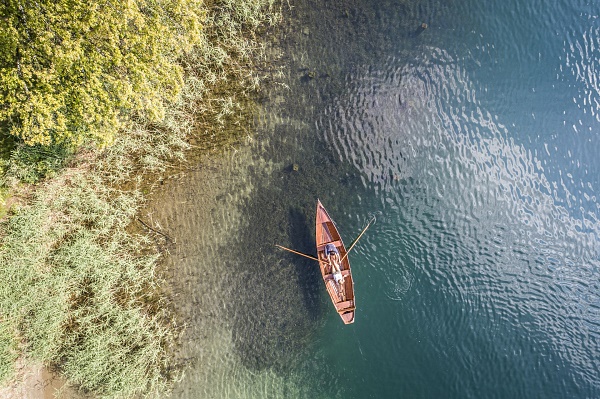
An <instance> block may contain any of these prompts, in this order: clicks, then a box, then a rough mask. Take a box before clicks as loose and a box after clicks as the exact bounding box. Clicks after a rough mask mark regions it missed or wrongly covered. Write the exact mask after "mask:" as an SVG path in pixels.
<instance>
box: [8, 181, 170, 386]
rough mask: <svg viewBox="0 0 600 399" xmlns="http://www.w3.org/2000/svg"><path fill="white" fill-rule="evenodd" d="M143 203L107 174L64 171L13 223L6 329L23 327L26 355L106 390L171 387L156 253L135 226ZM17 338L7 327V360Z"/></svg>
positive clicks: (10, 225)
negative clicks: (105, 180)
mask: <svg viewBox="0 0 600 399" xmlns="http://www.w3.org/2000/svg"><path fill="white" fill-rule="evenodd" d="M136 203H137V201H136V198H135V194H127V193H121V192H118V191H115V190H114V189H109V188H107V187H106V186H104V185H103V184H102V183H101V182H100V180H99V179H97V178H89V177H84V176H81V175H73V176H63V177H61V178H59V179H55V181H54V182H53V183H52V185H51V186H49V187H48V188H47V190H46V191H45V192H44V193H42V194H40V195H38V196H37V198H36V199H35V201H34V203H33V204H31V205H29V206H26V207H24V208H22V209H21V210H20V211H18V213H17V214H16V215H14V216H13V217H12V218H10V219H9V220H8V221H7V222H5V225H4V226H3V227H4V233H5V236H4V237H3V245H2V247H1V249H0V274H1V275H2V276H4V278H3V279H2V281H1V282H0V314H2V316H3V318H4V319H3V327H4V328H8V329H10V330H14V331H18V333H19V335H20V336H21V337H22V338H23V341H24V349H25V353H26V356H30V357H32V358H34V359H37V360H38V361H41V362H43V363H44V364H48V365H53V366H54V367H57V368H58V369H60V370H62V372H63V374H64V375H65V377H67V379H68V380H69V381H70V382H71V383H75V384H77V385H78V386H79V387H81V388H82V389H84V390H86V391H93V392H95V393H97V394H100V395H101V396H108V397H117V396H123V397H131V396H134V395H137V394H141V393H161V392H162V393H164V392H166V391H168V389H169V384H170V382H172V378H168V375H169V373H170V372H171V371H170V366H171V365H170V364H169V356H168V354H169V349H170V348H171V346H172V345H173V344H174V342H175V336H174V330H173V328H172V326H171V325H170V322H169V318H168V316H167V314H168V309H169V307H168V306H167V304H166V303H165V302H164V300H162V299H160V298H161V296H160V288H159V283H160V279H158V278H157V276H156V272H155V268H156V256H143V255H141V254H140V252H139V251H140V248H142V247H143V246H144V245H145V244H144V242H143V239H142V237H138V236H133V235H131V234H129V233H127V232H126V230H125V227H126V225H127V223H128V222H129V220H130V219H131V217H132V216H133V215H134V214H135V212H136ZM7 343H10V341H6V340H4V339H3V337H2V334H0V345H2V346H1V347H0V361H1V360H2V358H3V353H11V352H10V350H9V349H7V348H8V347H7V345H6V344H7ZM0 371H2V369H0Z"/></svg>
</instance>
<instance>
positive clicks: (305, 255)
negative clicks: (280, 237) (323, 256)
mask: <svg viewBox="0 0 600 399" xmlns="http://www.w3.org/2000/svg"><path fill="white" fill-rule="evenodd" d="M275 246H276V247H277V248H281V249H284V250H286V251H290V252H291V253H293V254H296V255H300V256H304V257H305V258H308V259H312V260H316V261H317V262H318V261H319V259H317V258H315V257H314V256H310V255H307V254H303V253H302V252H298V251H294V250H293V249H289V248H286V247H283V246H281V245H277V244H275Z"/></svg>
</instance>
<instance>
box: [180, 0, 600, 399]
mask: <svg viewBox="0 0 600 399" xmlns="http://www.w3.org/2000/svg"><path fill="white" fill-rule="evenodd" d="M283 9H284V14H285V21H284V28H283V32H282V33H281V35H280V46H281V47H282V48H283V57H282V64H283V70H284V76H274V77H273V81H272V85H271V86H272V89H271V90H270V91H269V93H267V95H266V97H265V98H264V99H263V101H262V106H263V112H262V113H261V115H260V117H259V118H258V120H257V130H258V132H257V134H256V136H255V137H254V138H252V139H249V140H248V142H249V144H248V148H249V150H247V151H246V152H245V153H244V154H245V155H242V153H243V151H240V153H239V154H234V155H232V157H231V159H232V161H231V164H230V165H229V166H227V167H226V168H225V171H223V172H221V173H223V175H225V176H227V179H222V180H220V181H221V184H222V185H223V190H224V192H225V194H223V195H222V197H221V198H219V200H220V203H222V204H223V205H222V208H220V209H214V210H213V214H214V219H215V220H219V221H220V223H225V224H226V225H227V226H229V227H228V229H229V230H228V234H227V235H226V237H225V238H223V239H221V240H215V239H214V236H213V235H211V234H209V233H202V234H200V233H199V234H198V236H197V237H196V241H194V244H190V245H193V246H194V251H196V252H195V253H200V254H211V255H215V254H219V256H221V258H222V260H223V262H224V263H225V265H226V266H225V267H224V268H223V269H222V270H225V272H224V273H223V274H224V275H225V276H226V277H222V278H221V277H214V276H213V277H211V278H204V277H201V276H203V275H204V272H199V271H198V270H203V269H202V268H203V267H204V266H205V263H203V261H202V260H197V261H193V262H192V261H190V262H191V263H189V262H188V263H185V264H184V262H183V261H182V260H181V259H184V258H186V259H188V258H189V257H187V255H185V256H184V255H182V254H179V257H178V258H177V257H175V258H177V259H179V260H174V262H175V263H176V265H177V264H178V263H177V262H182V263H181V265H182V270H185V271H186V272H185V273H187V275H186V276H185V277H184V279H185V281H186V283H185V284H184V287H183V288H182V293H183V294H185V295H188V297H189V298H190V301H189V303H190V308H188V313H189V315H188V316H189V318H190V321H189V323H190V331H191V335H190V338H189V342H188V346H189V347H188V349H187V351H188V353H189V356H190V358H192V359H195V363H194V364H197V365H198V370H199V369H202V370H204V371H203V372H204V373H205V374H203V376H202V377H198V375H200V374H201V372H200V371H198V370H196V369H195V368H192V369H191V370H190V371H189V372H188V374H187V376H186V379H184V381H183V382H182V384H181V386H179V387H178V389H177V390H176V392H175V395H174V396H175V397H189V398H194V397H261V398H262V397H306V398H314V397H319V398H338V397H339V398H342V397H343V398H461V399H462V398H594V397H600V356H599V354H600V352H599V350H600V348H599V340H600V282H599V278H600V260H599V253H598V240H599V237H598V235H599V232H600V225H599V220H598V215H599V214H600V210H599V203H598V199H597V192H598V190H599V188H600V181H599V176H600V173H599V172H600V156H598V153H599V151H600V135H599V133H600V115H599V112H600V2H597V1H591V0H590V1H584V0H574V1H573V0H559V1H554V2H544V1H541V0H530V1H519V0H488V1H480V0H461V1H458V0H428V1H408V0H407V1H391V0H387V1H386V0H384V1H379V0H377V1H375V0H372V1H318V0H314V1H301V2H292V1H290V2H289V3H287V2H286V1H284V2H283ZM423 22H425V23H427V24H428V28H427V29H419V26H420V25H421V23H423ZM294 163H296V164H297V165H298V166H299V170H298V171H294V170H293V168H292V164H294ZM317 198H320V199H321V201H322V202H323V204H324V205H325V207H326V208H328V210H329V212H330V214H331V215H332V217H333V218H334V219H335V220H336V222H337V224H338V227H339V228H340V230H341V233H342V236H343V237H344V239H345V241H346V244H349V243H350V242H351V241H352V240H353V239H354V238H355V237H356V236H357V235H358V233H359V232H360V230H361V228H362V227H364V225H365V224H366V222H367V221H368V219H369V217H370V216H371V215H375V216H376V217H377V223H376V224H375V225H374V226H373V227H372V228H371V229H370V230H369V232H368V233H367V235H365V237H364V238H363V240H362V241H361V243H360V244H359V245H358V246H357V247H356V249H355V250H354V251H353V252H352V254H351V259H350V260H351V264H352V268H353V275H354V279H355V294H356V298H357V299H356V300H357V307H358V310H357V315H356V322H355V324H354V325H351V326H344V325H343V324H342V322H341V320H340V318H339V317H338V316H337V315H336V314H335V312H334V311H333V307H332V306H331V304H330V302H329V298H328V297H327V296H326V293H325V289H324V287H323V284H322V282H321V280H320V276H319V274H318V270H317V266H316V265H315V264H313V263H311V261H309V260H306V259H304V258H300V257H294V256H293V255H290V254H287V253H285V252H279V251H277V250H276V249H275V248H274V247H273V244H275V243H279V244H282V245H286V246H290V247H294V248H296V249H298V250H301V251H304V252H307V253H311V254H312V253H314V216H315V215H314V208H315V203H316V199H317ZM186 218H188V220H190V221H188V222H187V223H191V224H192V225H193V220H194V219H193V218H194V216H193V214H192V215H191V216H190V215H186ZM229 220H235V222H231V223H229V222H228V221H229ZM188 248H189V247H188ZM223 248H225V249H226V250H223ZM182 251H183V252H185V250H182ZM190 251H191V250H190ZM203 258H204V256H199V257H198V259H203ZM211 279H214V281H213V280H211ZM206 281H212V283H211V284H210V287H213V286H214V285H215V284H216V285H218V286H219V287H220V288H221V290H219V292H217V291H218V290H215V292H214V295H213V299H214V298H218V299H214V301H213V302H214V303H212V302H210V301H207V300H205V299H202V298H203V297H201V295H202V294H203V293H204V294H206V292H207V291H210V288H207V287H208V286H209V284H208V283H207V282H206ZM186 284H187V285H186ZM203 284H204V285H203ZM222 292H225V294H223V293H222ZM186 293H187V294H186ZM218 295H224V296H223V297H222V298H221V297H218ZM232 297H235V298H236V301H238V300H239V301H240V302H236V301H233V300H232V299H231V298H232ZM240 298H241V300H240ZM240 303H243V306H240ZM207 309H209V310H207ZM207 314H208V315H209V316H207ZM215 314H217V315H219V317H218V319H219V320H220V321H219V322H218V324H219V328H222V331H224V332H223V333H222V334H221V333H219V334H221V335H219V337H218V338H217V339H216V341H215V342H219V343H222V345H223V347H224V348H221V349H214V350H209V349H207V348H208V347H209V345H208V344H207V343H206V342H207V341H202V340H203V339H205V340H206V339H208V338H206V335H207V334H209V333H206V331H214V330H215V328H216V327H215V325H216V323H217V322H216V321H215V322H208V321H206V320H209V317H214V316H215ZM200 331H202V333H200ZM223 337H226V338H223ZM228 343H229V344H228ZM228 345H229V347H230V349H227V348H229V347H228ZM217 346H218V345H216V346H215V347H217ZM211 362H212V363H211ZM215 364H217V365H215ZM219 364H220V365H221V366H223V365H225V366H223V367H221V366H219ZM206 370H208V371H206Z"/></svg>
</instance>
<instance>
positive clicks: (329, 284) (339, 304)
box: [315, 200, 356, 324]
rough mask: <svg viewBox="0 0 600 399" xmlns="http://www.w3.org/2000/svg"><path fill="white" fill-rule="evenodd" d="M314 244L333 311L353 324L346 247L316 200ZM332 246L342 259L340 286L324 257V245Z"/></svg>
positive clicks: (319, 202) (351, 289)
mask: <svg viewBox="0 0 600 399" xmlns="http://www.w3.org/2000/svg"><path fill="white" fill-rule="evenodd" d="M315 234H316V242H317V258H318V260H319V266H320V268H321V275H322V276H323V281H324V282H325V287H326V288H327V292H328V293H329V297H330V298H331V302H333V306H334V307H335V310H336V311H337V312H338V314H339V315H340V317H341V318H342V320H343V321H344V323H345V324H351V323H354V311H355V309H356V306H355V304H354V280H352V272H351V270H350V262H349V260H348V257H347V256H346V253H347V252H346V247H345V246H344V243H343V242H342V237H340V233H339V232H338V229H337V227H336V225H335V223H334V222H333V220H332V219H331V217H330V216H329V214H328V213H327V211H326V210H325V208H324V207H323V205H322V204H321V201H319V200H317V216H316V232H315ZM326 244H333V245H335V247H336V248H337V250H338V251H339V253H340V257H341V259H342V266H341V268H340V269H341V271H342V276H343V277H344V281H343V282H342V283H341V284H338V283H336V282H335V280H334V278H333V274H331V273H332V270H331V269H332V266H331V265H330V264H329V263H328V262H327V257H326V256H325V245H326Z"/></svg>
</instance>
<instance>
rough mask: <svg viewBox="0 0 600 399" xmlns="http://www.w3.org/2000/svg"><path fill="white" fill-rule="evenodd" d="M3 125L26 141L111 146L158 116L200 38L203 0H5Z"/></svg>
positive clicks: (0, 87) (0, 28)
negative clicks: (129, 123) (135, 122)
mask: <svg viewBox="0 0 600 399" xmlns="http://www.w3.org/2000/svg"><path fill="white" fill-rule="evenodd" d="M0 17H1V19H0V130H2V131H4V133H5V134H7V133H8V134H10V135H13V136H16V137H19V138H20V139H22V140H23V141H24V142H25V143H26V144H29V145H35V144H42V145H49V144H56V143H63V144H64V143H67V144H71V143H72V144H79V143H81V141H82V140H83V139H86V138H91V139H93V140H95V141H96V142H97V143H98V144H100V145H105V144H107V143H110V141H111V140H112V139H113V137H114V135H115V133H116V132H117V130H118V129H119V127H120V125H121V124H122V123H123V122H124V121H126V120H127V119H128V118H131V117H139V118H146V119H148V120H149V121H158V120H161V119H162V118H163V117H164V112H165V107H166V106H167V105H168V104H169V103H170V102H172V101H174V100H175V99H176V97H177V95H178V94H179V92H180V90H181V87H182V84H183V82H182V76H183V71H182V68H181V66H180V65H179V64H178V59H179V58H180V57H181V56H182V54H184V53H185V52H187V51H190V50H191V48H192V47H193V46H194V45H195V44H196V43H198V41H199V40H200V38H201V35H200V29H201V22H202V18H203V12H202V1H201V0H3V1H2V2H0Z"/></svg>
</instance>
